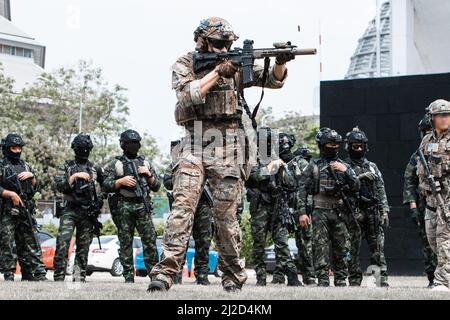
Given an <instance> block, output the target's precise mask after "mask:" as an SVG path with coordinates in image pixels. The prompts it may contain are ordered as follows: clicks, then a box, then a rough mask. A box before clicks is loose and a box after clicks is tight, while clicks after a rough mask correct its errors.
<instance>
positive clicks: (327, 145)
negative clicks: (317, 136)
mask: <svg viewBox="0 0 450 320" xmlns="http://www.w3.org/2000/svg"><path fill="white" fill-rule="evenodd" d="M339 147H340V144H339V143H327V144H325V148H329V149H339Z"/></svg>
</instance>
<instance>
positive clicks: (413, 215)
mask: <svg viewBox="0 0 450 320" xmlns="http://www.w3.org/2000/svg"><path fill="white" fill-rule="evenodd" d="M409 215H410V216H411V221H412V222H413V223H414V224H415V225H416V226H417V225H419V219H417V208H411V209H409Z"/></svg>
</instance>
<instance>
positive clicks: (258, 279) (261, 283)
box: [256, 277, 267, 287]
mask: <svg viewBox="0 0 450 320" xmlns="http://www.w3.org/2000/svg"><path fill="white" fill-rule="evenodd" d="M266 285H267V280H266V278H263V277H256V286H257V287H265V286H266Z"/></svg>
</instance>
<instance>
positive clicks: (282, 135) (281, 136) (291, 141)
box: [278, 132, 297, 148]
mask: <svg viewBox="0 0 450 320" xmlns="http://www.w3.org/2000/svg"><path fill="white" fill-rule="evenodd" d="M285 137H286V138H287V139H288V143H289V147H290V148H292V147H293V146H294V144H295V142H296V141H297V139H295V136H294V135H293V134H287V133H284V132H282V133H280V134H279V135H278V139H279V142H280V145H281V144H282V142H283V140H284V138H285Z"/></svg>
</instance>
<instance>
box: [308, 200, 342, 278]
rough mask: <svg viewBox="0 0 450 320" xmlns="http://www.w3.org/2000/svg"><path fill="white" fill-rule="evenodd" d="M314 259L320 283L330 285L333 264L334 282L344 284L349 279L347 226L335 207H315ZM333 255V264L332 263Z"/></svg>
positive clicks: (313, 225) (313, 216)
mask: <svg viewBox="0 0 450 320" xmlns="http://www.w3.org/2000/svg"><path fill="white" fill-rule="evenodd" d="M312 228H313V230H314V231H313V260H314V270H315V272H316V278H317V280H318V284H319V285H325V286H326V285H329V283H330V280H329V276H328V272H329V270H330V268H331V265H333V269H334V270H333V271H334V284H335V285H343V284H345V283H346V279H347V262H346V255H347V248H346V234H347V228H346V227H345V223H344V222H343V220H342V218H341V217H340V212H339V211H338V210H335V209H322V208H315V209H314V211H313V213H312ZM330 257H332V259H333V261H332V264H331V263H330Z"/></svg>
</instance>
